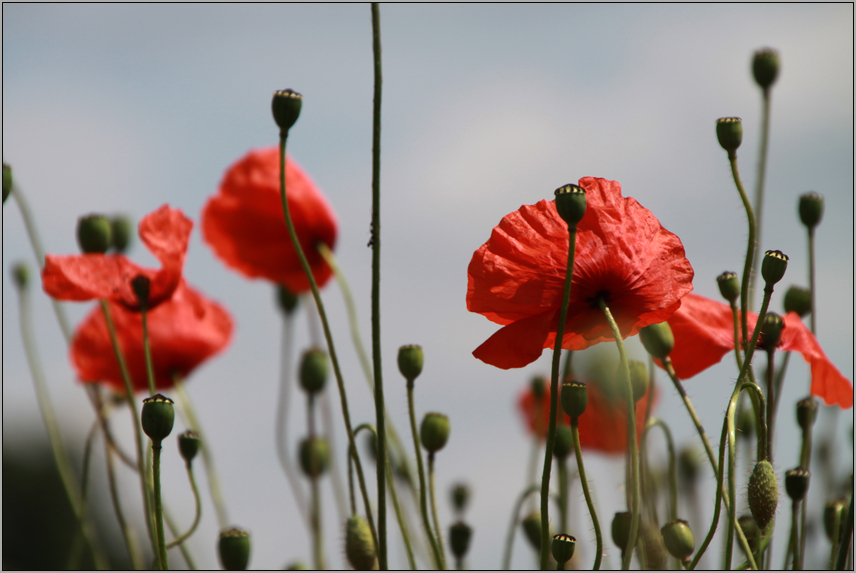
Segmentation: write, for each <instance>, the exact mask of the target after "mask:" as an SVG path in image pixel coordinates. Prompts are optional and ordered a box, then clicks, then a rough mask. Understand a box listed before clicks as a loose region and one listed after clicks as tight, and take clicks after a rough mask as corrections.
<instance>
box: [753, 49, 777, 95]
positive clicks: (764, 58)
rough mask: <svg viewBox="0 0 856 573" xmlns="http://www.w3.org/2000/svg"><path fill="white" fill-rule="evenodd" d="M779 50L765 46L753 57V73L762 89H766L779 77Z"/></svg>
mask: <svg viewBox="0 0 856 573" xmlns="http://www.w3.org/2000/svg"><path fill="white" fill-rule="evenodd" d="M780 65H781V64H780V62H779V52H777V51H776V50H774V49H772V48H763V49H760V50H758V51H757V52H755V55H754V56H753V57H752V75H753V76H755V83H757V84H758V85H759V86H760V87H761V89H763V90H766V89H767V88H769V87H770V86H772V85H773V84H774V83H775V82H776V78H777V77H779V66H780Z"/></svg>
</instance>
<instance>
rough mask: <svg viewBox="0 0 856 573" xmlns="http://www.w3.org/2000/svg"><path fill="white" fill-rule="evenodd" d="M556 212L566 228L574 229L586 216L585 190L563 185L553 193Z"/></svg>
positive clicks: (576, 186) (575, 186) (577, 186)
mask: <svg viewBox="0 0 856 573" xmlns="http://www.w3.org/2000/svg"><path fill="white" fill-rule="evenodd" d="M555 195H556V211H558V212H559V217H561V218H562V220H563V221H564V222H565V223H567V224H568V227H569V228H570V227H574V228H576V226H577V223H579V222H580V221H581V220H582V218H583V215H585V214H586V190H585V189H583V188H582V187H580V186H579V185H571V184H569V185H564V186H562V187H559V188H558V189H556V191H555Z"/></svg>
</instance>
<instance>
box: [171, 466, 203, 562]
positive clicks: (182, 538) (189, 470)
mask: <svg viewBox="0 0 856 573" xmlns="http://www.w3.org/2000/svg"><path fill="white" fill-rule="evenodd" d="M186 467H187V479H188V480H189V481H190V488H191V489H192V490H193V500H194V501H195V502H196V516H195V517H194V518H193V525H191V526H190V529H188V530H187V533H185V534H184V535H181V536H179V537H176V538H175V539H173V540H172V541H170V542H169V543H168V544H167V546H166V548H167V549H172V548H173V547H175V546H176V545H178V544H180V543H184V541H185V540H186V539H188V538H189V537H190V536H191V535H193V532H194V531H196V527H197V526H198V525H199V521H200V519H201V518H202V502H201V501H200V499H199V488H198V487H196V479H195V478H194V477H193V466H192V465H191V463H190V462H187V463H186Z"/></svg>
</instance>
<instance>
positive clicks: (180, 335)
mask: <svg viewBox="0 0 856 573" xmlns="http://www.w3.org/2000/svg"><path fill="white" fill-rule="evenodd" d="M109 304H110V312H111V314H112V316H113V322H114V323H115V326H116V335H117V337H118V339H119V345H120V346H121V348H122V351H123V352H124V354H125V361H126V362H127V365H128V371H129V373H130V375H131V380H132V381H133V385H134V389H135V390H138V391H144V390H145V391H148V383H147V380H148V378H147V374H146V361H145V355H144V353H143V326H142V315H140V314H139V313H136V312H128V311H127V310H125V309H124V308H123V307H122V306H119V305H117V304H114V303H109ZM147 326H148V331H149V344H150V347H151V353H152V364H153V366H154V371H155V386H156V387H157V388H159V389H163V388H169V387H171V386H172V385H173V374H174V373H178V374H180V375H181V376H182V377H185V376H187V375H188V374H190V372H191V371H192V370H193V369H194V368H196V367H197V366H199V365H200V364H201V363H202V362H204V361H205V360H207V359H208V358H210V357H211V356H213V355H215V354H217V353H218V352H220V351H221V350H223V349H224V348H225V347H226V346H227V345H228V344H229V341H230V340H231V339H232V328H233V327H232V318H231V317H230V316H229V313H228V312H227V311H226V309H224V308H223V307H222V306H220V305H219V304H217V303H216V302H213V301H211V300H209V299H207V298H206V297H205V296H203V295H202V294H201V293H199V292H198V291H196V290H195V289H193V288H191V287H190V286H188V285H187V283H186V282H185V281H184V279H181V281H180V283H179V286H178V288H177V289H176V290H175V293H174V294H173V296H172V298H171V299H170V300H168V301H166V302H164V303H163V304H161V305H160V306H158V307H157V308H156V309H154V310H153V311H151V312H150V313H149V314H148V325H147ZM71 362H72V364H73V365H74V368H75V370H76V372H77V376H78V378H80V379H81V380H83V381H85V382H101V383H104V384H106V385H107V386H109V387H110V388H111V389H112V390H113V391H114V392H118V393H120V394H124V393H125V385H124V384H123V382H122V374H121V372H120V371H119V363H118V362H117V361H116V357H115V355H114V354H113V346H112V344H111V342H110V335H109V333H108V331H107V323H106V322H105V321H104V314H103V313H102V312H101V309H100V308H99V307H96V308H94V309H93V310H92V312H91V313H89V316H87V317H86V319H85V320H84V321H83V322H82V323H81V324H80V326H78V327H77V330H76V331H75V333H74V337H73V339H72V342H71Z"/></svg>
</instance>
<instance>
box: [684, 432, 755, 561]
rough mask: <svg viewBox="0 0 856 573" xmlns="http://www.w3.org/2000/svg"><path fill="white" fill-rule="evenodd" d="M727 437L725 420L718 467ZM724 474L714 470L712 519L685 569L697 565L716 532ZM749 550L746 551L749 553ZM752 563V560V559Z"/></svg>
mask: <svg viewBox="0 0 856 573" xmlns="http://www.w3.org/2000/svg"><path fill="white" fill-rule="evenodd" d="M727 439H728V425H727V422H723V424H722V435H721V436H720V438H719V465H718V467H723V465H724V464H725V441H726V440H727ZM724 475H725V472H720V471H717V472H716V503H714V505H713V520H711V523H710V529H709V530H708V532H707V537H705V539H704V541H703V542H702V544H701V547H699V549H698V551H696V554H695V557H693V560H692V563H690V564H689V566H687V570H692V569H695V567H696V565H698V562H699V559H701V557H702V555H704V552H705V551H707V547H708V546H709V545H710V542H711V541H712V540H713V535H714V534H715V533H716V526H717V525H718V524H719V513H720V510H721V508H722V501H723V500H724V499H725V498H726V497H727V496H724V495H723V487H724V485H725V484H724V479H723V478H724ZM737 531H738V532H739V531H740V528H739V527H738V528H737ZM750 554H751V551H750V552H749V553H747V555H750ZM753 564H754V560H753ZM753 569H757V567H753Z"/></svg>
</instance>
